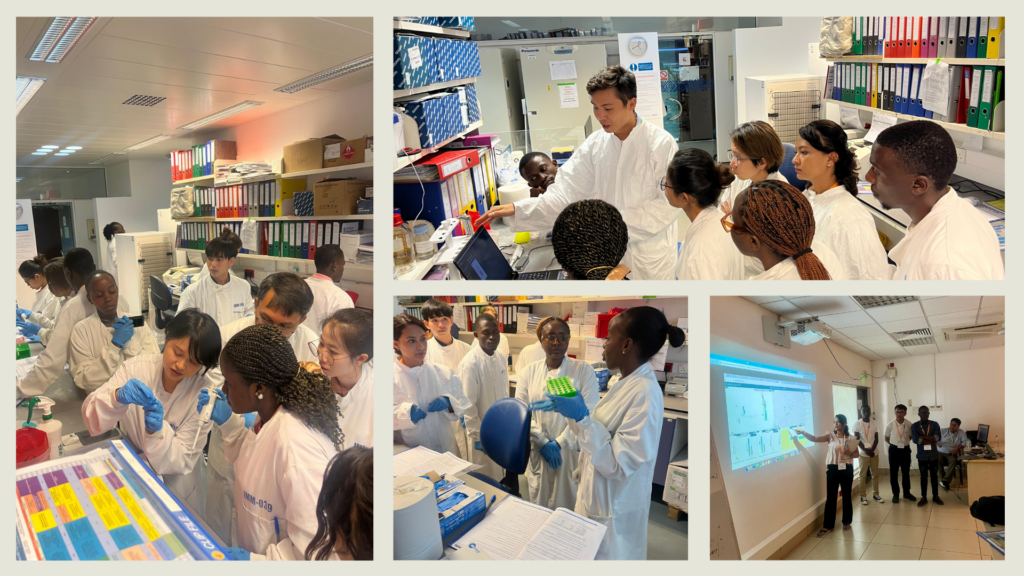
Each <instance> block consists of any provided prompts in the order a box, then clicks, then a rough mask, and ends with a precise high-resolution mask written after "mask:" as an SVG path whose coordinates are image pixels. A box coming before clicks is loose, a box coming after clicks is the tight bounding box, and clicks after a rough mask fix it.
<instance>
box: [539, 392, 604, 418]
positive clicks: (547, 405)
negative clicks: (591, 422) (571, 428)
mask: <svg viewBox="0 0 1024 576" xmlns="http://www.w3.org/2000/svg"><path fill="white" fill-rule="evenodd" d="M546 396H547V400H538V401H536V402H531V403H530V409H531V410H541V411H544V412H557V413H558V414H561V415H562V416H565V417H566V418H569V419H570V420H575V421H577V422H579V421H580V420H583V418H585V417H586V416H587V414H590V410H589V409H588V408H587V404H586V403H585V402H584V401H583V395H582V394H579V393H577V394H576V395H575V396H569V397H566V396H555V395H554V394H546Z"/></svg>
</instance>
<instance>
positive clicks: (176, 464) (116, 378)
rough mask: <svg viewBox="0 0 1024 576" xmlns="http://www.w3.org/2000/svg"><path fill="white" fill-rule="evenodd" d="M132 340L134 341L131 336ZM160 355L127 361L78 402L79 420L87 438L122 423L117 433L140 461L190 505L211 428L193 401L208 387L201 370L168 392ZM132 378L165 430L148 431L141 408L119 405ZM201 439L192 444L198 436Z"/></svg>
mask: <svg viewBox="0 0 1024 576" xmlns="http://www.w3.org/2000/svg"><path fill="white" fill-rule="evenodd" d="M133 340H134V338H133ZM163 366H164V364H163V355H162V354H160V353H159V352H157V353H155V354H144V355H142V356H136V357H135V358H131V359H129V360H127V361H126V362H125V363H124V364H122V365H121V366H120V367H119V368H118V369H117V372H115V373H114V375H113V376H111V378H110V380H108V381H107V382H106V383H105V384H104V385H103V386H101V387H100V388H98V389H97V390H96V391H94V392H93V393H92V394H89V396H88V397H86V399H85V402H84V403H83V404H82V419H83V420H85V425H86V427H87V428H88V429H89V433H90V434H93V435H95V434H100V433H102V432H106V431H107V430H110V429H112V428H113V427H114V426H117V423H118V422H120V423H121V429H122V430H123V431H124V432H125V433H126V434H127V435H128V438H130V439H131V441H132V443H133V444H134V445H135V446H136V447H138V449H139V450H140V451H141V452H142V455H143V457H145V459H146V461H147V462H148V463H149V465H150V467H152V468H153V471H154V472H156V473H157V474H162V475H164V478H163V479H164V482H166V483H167V484H169V485H171V487H172V488H174V489H175V491H176V492H177V493H178V494H179V495H180V496H181V497H182V498H183V499H184V500H185V501H187V502H189V504H194V503H196V502H201V501H202V496H203V495H202V494H198V493H197V492H198V491H197V488H198V486H199V473H198V472H199V471H198V470H196V469H195V466H196V463H197V462H199V458H200V457H201V456H202V453H203V446H204V445H205V444H206V442H205V438H206V434H207V432H209V430H210V426H211V424H210V423H209V422H206V423H205V424H204V423H202V421H201V419H200V415H199V412H196V402H197V399H198V398H199V391H200V390H201V389H202V388H204V387H205V386H207V385H208V383H207V381H206V376H205V375H203V373H202V372H203V370H202V369H200V370H199V372H197V373H196V374H195V375H193V376H190V377H189V378H185V379H184V380H182V381H181V382H179V383H178V385H177V386H176V387H175V388H174V392H167V390H165V389H164V385H163ZM132 378H135V379H137V380H140V381H141V382H142V383H144V384H145V385H146V386H147V387H148V388H149V389H150V390H152V391H153V395H154V396H156V398H157V400H159V401H160V403H161V404H163V407H164V426H163V427H162V428H161V429H160V431H159V432H156V433H154V434H150V433H148V432H147V431H146V421H145V418H146V413H145V411H144V410H143V409H142V407H141V406H137V405H135V404H127V405H126V404H121V403H120V402H118V401H117V389H118V388H120V387H122V386H124V385H125V383H127V382H128V381H129V380H131V379H132ZM197 433H198V434H200V435H201V437H202V438H203V440H200V441H199V443H197V444H196V449H195V451H194V452H193V451H192V443H193V442H195V439H196V434H197Z"/></svg>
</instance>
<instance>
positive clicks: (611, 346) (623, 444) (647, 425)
mask: <svg viewBox="0 0 1024 576" xmlns="http://www.w3.org/2000/svg"><path fill="white" fill-rule="evenodd" d="M666 341H668V344H669V345H670V346H672V347H673V348H676V347H679V346H682V345H683V344H685V343H686V334H684V333H683V330H682V329H681V328H678V327H676V326H672V325H671V324H669V323H668V320H667V319H666V318H665V314H663V313H662V312H661V311H660V310H658V309H657V308H652V307H650V306H640V307H636V308H630V309H629V310H626V311H625V312H623V313H621V314H619V315H617V316H615V317H614V318H612V321H611V323H610V324H609V325H608V339H607V340H605V344H604V361H605V362H606V363H607V364H608V368H609V369H610V370H618V371H619V374H621V375H622V377H621V378H620V379H619V381H618V382H617V383H616V384H614V385H613V386H612V387H611V389H610V390H609V392H608V394H607V395H606V396H605V397H604V398H602V399H601V401H600V402H598V403H597V406H596V407H594V408H593V410H591V408H590V406H588V405H587V402H586V395H585V394H576V395H574V396H571V397H565V396H555V395H553V394H550V393H549V394H547V395H546V396H547V398H546V399H544V400H539V401H535V402H532V403H531V404H530V407H531V408H532V409H533V410H544V411H553V412H557V413H558V414H560V415H562V416H564V417H565V418H566V420H567V422H568V423H569V427H568V429H567V430H566V438H567V442H568V443H569V445H570V446H578V448H579V451H580V465H579V476H580V485H579V491H578V494H577V497H576V513H577V514H582V515H583V516H586V517H588V518H590V519H591V520H594V521H596V522H600V523H601V524H604V525H605V526H607V527H608V531H607V532H606V533H605V535H604V539H603V540H602V541H601V547H600V548H599V549H598V551H597V558H596V559H597V560H646V559H647V518H648V516H649V515H650V511H651V484H652V482H653V481H654V464H655V462H656V460H657V458H658V444H659V443H660V442H661V423H662V420H663V419H664V417H665V401H664V396H663V395H662V392H661V386H660V385H659V384H658V380H657V379H656V378H655V377H654V369H653V368H651V365H650V363H649V362H650V360H651V358H654V356H655V355H656V354H658V352H659V351H661V349H662V347H664V346H665V342H666Z"/></svg>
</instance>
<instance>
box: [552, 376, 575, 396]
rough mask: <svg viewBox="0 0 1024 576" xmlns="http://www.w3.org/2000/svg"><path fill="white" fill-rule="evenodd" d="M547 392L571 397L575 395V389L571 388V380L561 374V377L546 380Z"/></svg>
mask: <svg viewBox="0 0 1024 576" xmlns="http://www.w3.org/2000/svg"><path fill="white" fill-rule="evenodd" d="M548 394H553V395H555V396H564V397H566V398H572V397H573V396H575V395H576V389H575V388H573V386H572V381H571V380H569V379H568V378H566V377H565V376H562V377H561V378H554V379H552V380H548Z"/></svg>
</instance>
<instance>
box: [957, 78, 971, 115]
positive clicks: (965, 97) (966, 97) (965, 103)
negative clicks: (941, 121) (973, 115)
mask: <svg viewBox="0 0 1024 576" xmlns="http://www.w3.org/2000/svg"><path fill="white" fill-rule="evenodd" d="M971 79H972V75H971V67H970V66H963V78H962V79H961V81H960V96H959V98H957V103H956V123H957V124H967V115H968V110H969V109H970V104H971Z"/></svg>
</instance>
